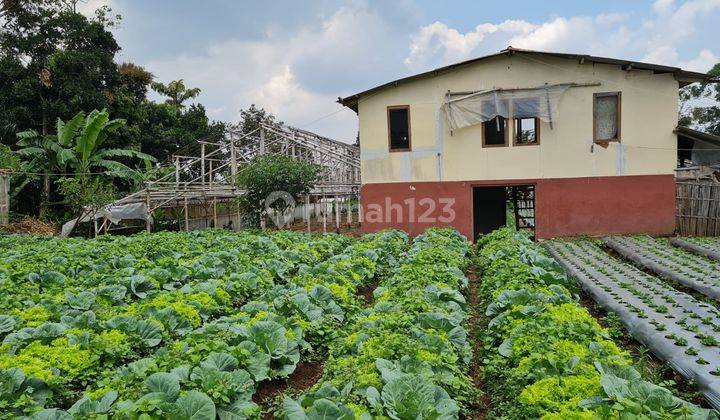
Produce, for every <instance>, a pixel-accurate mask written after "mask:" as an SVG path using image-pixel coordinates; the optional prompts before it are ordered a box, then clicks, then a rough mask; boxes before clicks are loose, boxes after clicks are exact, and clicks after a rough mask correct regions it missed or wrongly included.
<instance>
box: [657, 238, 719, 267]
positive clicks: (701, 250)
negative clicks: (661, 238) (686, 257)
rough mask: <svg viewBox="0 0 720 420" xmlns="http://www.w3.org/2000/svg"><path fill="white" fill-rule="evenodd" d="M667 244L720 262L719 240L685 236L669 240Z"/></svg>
mask: <svg viewBox="0 0 720 420" xmlns="http://www.w3.org/2000/svg"><path fill="white" fill-rule="evenodd" d="M669 242H670V243H671V244H673V245H675V246H678V247H680V248H683V249H686V250H688V251H690V252H694V253H696V254H700V255H704V256H706V257H708V258H712V259H713V260H715V261H720V238H700V237H695V236H687V237H677V238H670V239H669Z"/></svg>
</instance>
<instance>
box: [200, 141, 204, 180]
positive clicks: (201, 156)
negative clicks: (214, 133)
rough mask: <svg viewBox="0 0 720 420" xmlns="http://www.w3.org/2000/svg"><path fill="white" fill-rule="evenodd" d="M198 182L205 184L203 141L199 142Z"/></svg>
mask: <svg viewBox="0 0 720 420" xmlns="http://www.w3.org/2000/svg"><path fill="white" fill-rule="evenodd" d="M200 184H202V185H203V186H204V185H205V143H200Z"/></svg>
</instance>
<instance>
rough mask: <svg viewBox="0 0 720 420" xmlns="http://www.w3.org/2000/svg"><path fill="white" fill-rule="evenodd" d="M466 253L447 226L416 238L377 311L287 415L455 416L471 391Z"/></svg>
mask: <svg viewBox="0 0 720 420" xmlns="http://www.w3.org/2000/svg"><path fill="white" fill-rule="evenodd" d="M469 250H470V246H469V243H468V241H467V239H465V238H464V237H463V236H461V235H460V234H459V233H457V232H456V231H453V230H449V229H435V228H433V229H428V230H427V231H426V232H425V233H424V234H423V235H420V236H418V237H417V238H415V240H414V241H413V245H412V247H411V248H410V250H409V251H408V253H407V257H406V259H405V260H404V261H403V262H402V264H401V265H400V268H399V270H398V271H397V273H395V275H394V276H390V277H385V278H384V279H383V280H381V282H380V285H379V287H378V288H377V289H376V290H375V304H374V306H373V307H372V308H370V310H369V311H368V312H367V313H365V314H364V315H363V316H362V317H359V318H358V319H357V320H356V321H355V323H354V324H353V325H352V326H351V327H350V334H349V335H348V336H347V338H345V339H344V340H340V341H339V342H337V343H336V345H335V346H333V348H331V354H332V357H331V358H330V359H329V360H328V362H327V363H326V364H325V370H324V372H323V377H322V380H321V381H320V383H318V384H317V385H316V386H315V387H314V388H313V389H312V390H311V391H310V392H308V393H306V394H304V395H302V396H301V397H300V398H299V399H291V398H286V399H285V403H284V410H285V416H286V417H285V418H288V419H299V420H302V419H320V418H332V419H355V418H361V419H371V418H392V419H452V418H457V417H458V415H459V411H460V410H461V408H462V407H463V406H464V405H465V404H466V403H467V402H468V401H469V399H470V398H472V396H473V395H474V392H475V390H474V389H472V388H473V387H472V382H471V380H470V378H469V377H468V376H467V374H466V372H467V369H468V364H469V363H470V358H471V350H470V344H469V342H468V338H467V331H466V330H465V327H464V321H465V320H466V318H467V312H466V302H465V299H464V297H463V295H462V294H461V290H463V289H464V288H466V287H467V279H466V278H465V276H464V274H463V273H462V271H461V269H462V268H464V267H465V266H466V265H467V263H468V258H467V256H466V255H467V254H468V252H469Z"/></svg>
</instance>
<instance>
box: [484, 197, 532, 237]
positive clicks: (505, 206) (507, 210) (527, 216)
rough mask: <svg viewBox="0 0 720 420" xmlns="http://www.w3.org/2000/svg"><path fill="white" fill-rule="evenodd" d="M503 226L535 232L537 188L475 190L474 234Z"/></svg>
mask: <svg viewBox="0 0 720 420" xmlns="http://www.w3.org/2000/svg"><path fill="white" fill-rule="evenodd" d="M503 226H511V227H513V228H515V229H518V230H528V231H530V232H531V236H534V231H535V186H534V185H508V186H504V185H503V186H491V187H490V186H489V187H473V235H474V237H475V239H477V237H478V235H481V234H486V233H490V232H492V231H493V230H495V229H499V228H501V227H503Z"/></svg>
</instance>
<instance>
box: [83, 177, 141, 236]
mask: <svg viewBox="0 0 720 420" xmlns="http://www.w3.org/2000/svg"><path fill="white" fill-rule="evenodd" d="M145 205H146V206H147V218H146V219H145V230H146V231H147V233H150V216H151V215H152V212H151V211H150V190H149V188H148V192H147V196H145ZM93 217H95V215H93Z"/></svg>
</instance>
